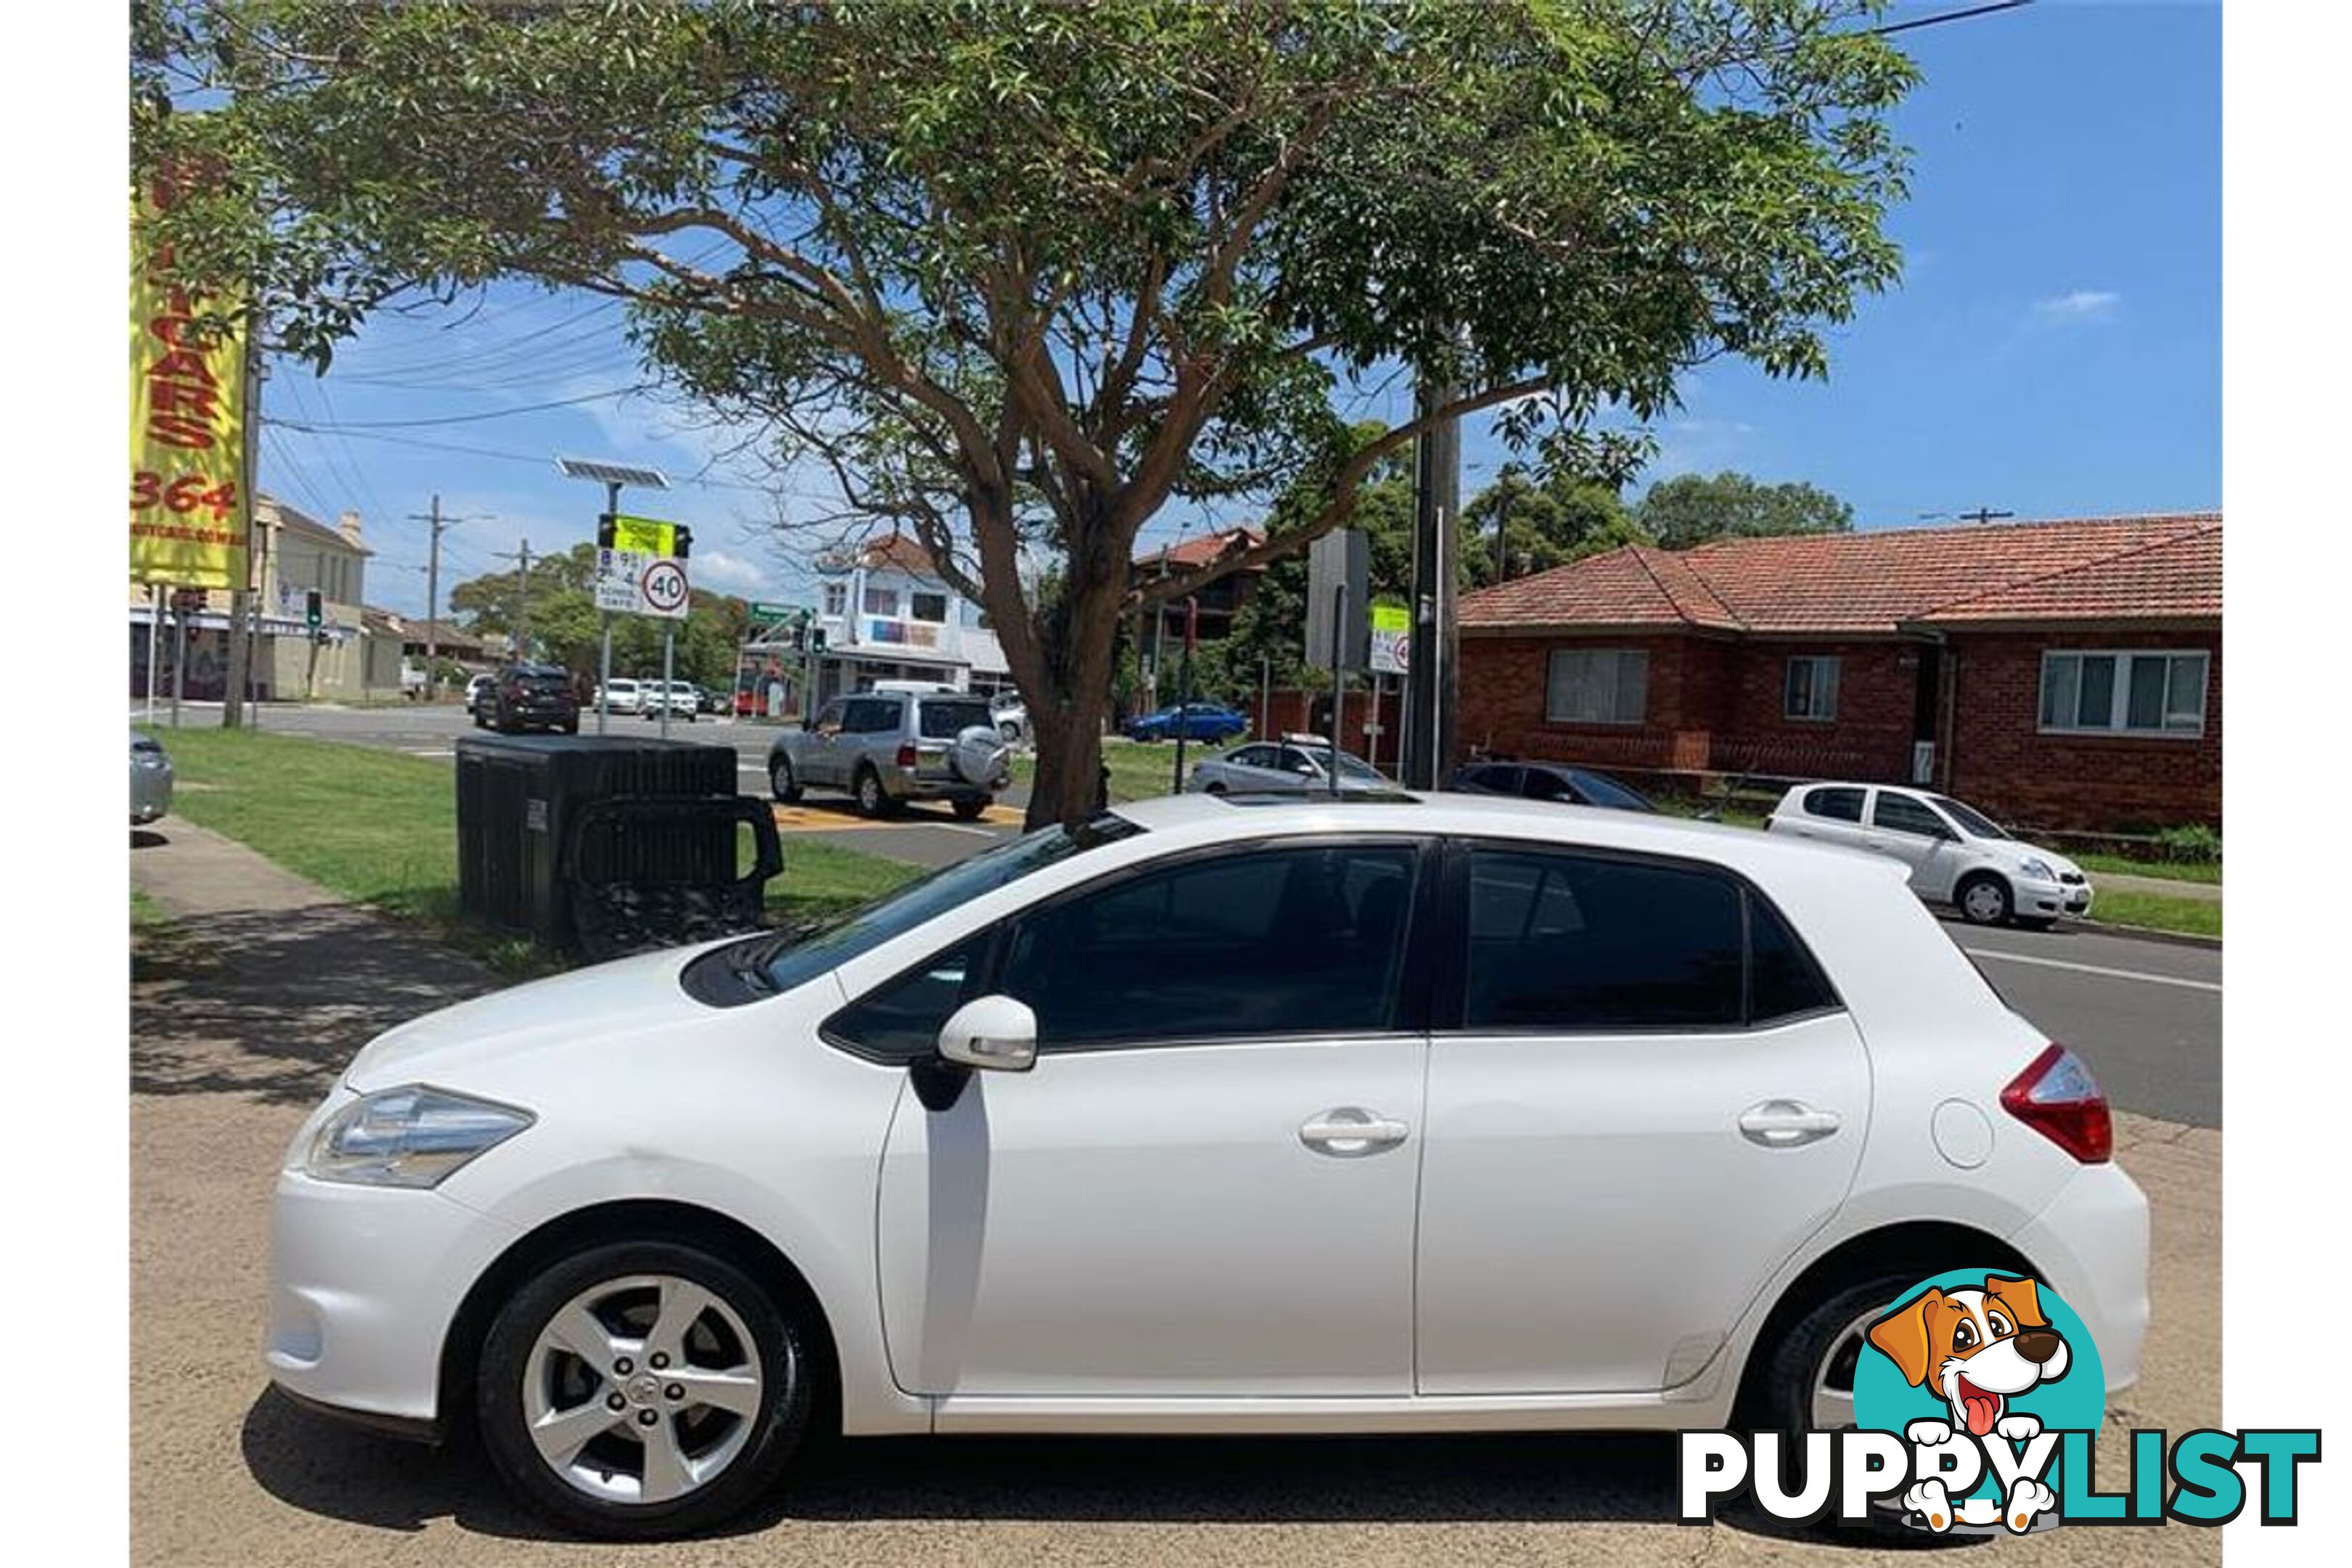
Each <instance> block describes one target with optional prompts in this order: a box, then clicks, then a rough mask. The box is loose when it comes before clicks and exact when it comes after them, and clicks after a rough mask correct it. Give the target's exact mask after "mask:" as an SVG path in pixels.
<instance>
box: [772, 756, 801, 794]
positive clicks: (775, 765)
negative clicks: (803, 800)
mask: <svg viewBox="0 0 2352 1568" xmlns="http://www.w3.org/2000/svg"><path fill="white" fill-rule="evenodd" d="M768 784H769V787H770V788H772V790H773V791H774V792H775V796H776V798H777V799H778V800H781V801H782V802H783V803H784V804H785V805H792V804H793V802H794V801H797V800H799V799H800V797H801V781H800V775H799V774H798V773H793V760H792V759H791V758H790V757H786V756H781V755H780V756H778V757H777V758H776V759H775V760H774V761H773V762H772V763H769V764H768Z"/></svg>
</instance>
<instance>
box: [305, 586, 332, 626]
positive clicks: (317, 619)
mask: <svg viewBox="0 0 2352 1568" xmlns="http://www.w3.org/2000/svg"><path fill="white" fill-rule="evenodd" d="M326 620H327V603H326V596H325V595H322V594H320V592H319V590H318V589H316V588H313V589H311V590H310V592H309V593H307V594H305V595H302V624H303V625H305V626H309V627H310V628H311V629H312V630H313V631H316V630H317V629H318V628H319V627H320V626H323V625H325V624H326Z"/></svg>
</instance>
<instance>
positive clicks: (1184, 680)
mask: <svg viewBox="0 0 2352 1568" xmlns="http://www.w3.org/2000/svg"><path fill="white" fill-rule="evenodd" d="M1200 633H1201V600H1200V596H1199V595H1195V594H1187V595H1184V667H1183V668H1182V670H1181V671H1180V672H1179V673H1178V675H1177V677H1176V782H1175V783H1173V784H1171V785H1169V787H1168V793H1169V794H1170V795H1182V794H1183V793H1184V737H1185V735H1186V734H1187V733H1188V732H1189V731H1191V730H1192V712H1191V709H1192V644H1193V642H1194V641H1195V640H1196V639H1197V638H1198V637H1200Z"/></svg>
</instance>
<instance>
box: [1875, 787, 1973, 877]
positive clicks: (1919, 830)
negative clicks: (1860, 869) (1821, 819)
mask: <svg viewBox="0 0 2352 1568" xmlns="http://www.w3.org/2000/svg"><path fill="white" fill-rule="evenodd" d="M1862 845H1863V847H1864V848H1865V849H1870V850H1874V851H1876V852H1877V853H1878V854H1881V855H1891V856H1893V857H1894V858H1896V859H1898V860H1900V861H1902V862H1903V863H1904V864H1905V865H1906V866H1908V867H1910V868H1911V890H1912V891H1913V892H1915V893H1917V894H1918V895H1919V896H1920V897H1921V898H1923V899H1944V898H1948V897H1950V896H1951V891H1952V881H1953V879H1954V878H1955V877H1956V876H1957V875H1958V863H1959V855H1958V836H1957V835H1956V834H1954V833H1953V831H1952V826H1951V824H1949V823H1948V822H1946V821H1945V820H1944V819H1943V817H1942V816H1939V815H1938V814H1937V811H1936V809H1935V807H1933V806H1931V805H1928V804H1927V802H1926V801H1924V800H1921V799H1920V798H1919V797H1918V796H1916V795H1906V793H1904V792H1903V791H1901V790H1899V789H1881V790H1874V791H1872V792H1871V801H1870V830H1869V831H1868V832H1866V833H1864V835H1863V837H1862Z"/></svg>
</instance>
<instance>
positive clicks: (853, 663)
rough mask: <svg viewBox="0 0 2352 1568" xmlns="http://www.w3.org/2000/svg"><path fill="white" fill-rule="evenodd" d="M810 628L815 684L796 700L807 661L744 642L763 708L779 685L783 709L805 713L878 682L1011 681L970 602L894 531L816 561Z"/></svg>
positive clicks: (769, 645) (988, 687) (786, 650)
mask: <svg viewBox="0 0 2352 1568" xmlns="http://www.w3.org/2000/svg"><path fill="white" fill-rule="evenodd" d="M817 564H818V571H819V576H818V579H817V594H818V603H817V605H815V606H814V607H815V609H816V611H817V620H816V623H815V624H816V625H817V626H821V627H823V628H824V644H825V646H824V655H823V656H822V658H817V659H815V660H814V665H815V671H814V673H815V678H816V682H817V689H816V693H815V696H814V700H811V701H810V702H808V703H806V704H805V705H803V704H802V703H800V702H799V701H798V700H796V699H797V697H798V692H797V688H798V687H799V685H800V683H801V681H802V679H803V678H804V677H803V667H804V666H805V665H806V664H808V663H809V662H811V661H809V660H807V659H804V658H803V657H801V656H800V655H797V654H795V653H794V651H793V648H792V647H790V645H788V644H778V643H775V642H765V643H753V644H751V646H750V647H748V648H746V650H745V651H746V653H748V654H749V655H751V658H752V659H753V661H754V668H755V669H756V670H757V672H758V675H757V680H758V686H759V689H761V706H762V707H765V708H771V709H772V708H773V705H774V702H775V700H776V699H777V697H778V695H779V694H777V693H775V692H774V691H772V688H774V687H777V686H782V688H783V689H784V692H783V694H782V706H783V708H784V709H786V710H790V709H795V708H797V709H798V710H800V711H803V712H807V711H812V710H814V707H815V705H816V704H817V703H819V702H824V701H827V700H831V699H832V698H835V697H838V696H840V695H841V694H842V693H844V692H847V691H867V690H871V689H873V687H874V685H875V683H876V682H877V681H882V680H935V681H938V682H940V684H942V685H947V686H952V687H955V688H956V689H959V690H971V691H986V692H994V691H997V690H999V689H1003V688H1005V687H1008V686H1010V685H1011V683H1012V682H1011V677H1010V672H1009V670H1008V668H1007V667H1006V665H1005V662H1004V650H1003V647H1000V646H999V645H998V643H997V640H996V634H995V633H994V632H993V631H992V630H990V629H989V626H988V616H987V615H986V614H985V613H984V612H983V611H982V609H981V607H980V606H979V605H975V604H973V603H972V602H971V600H969V599H966V598H964V597H963V596H962V595H960V594H958V593H956V591H955V590H954V589H952V588H950V587H949V586H948V584H947V583H946V581H945V580H944V579H942V578H941V577H940V574H939V571H938V569H937V568H936V567H935V566H933V565H932V563H931V558H930V555H929V552H926V551H925V550H924V549H923V547H922V546H921V545H920V544H919V543H917V542H915V541H914V540H912V539H909V538H908V537H907V536H905V535H904V534H897V533H894V534H888V535H886V536H884V537H883V538H880V539H874V540H868V541H867V542H865V543H864V544H861V545H858V546H856V547H855V548H853V549H851V550H849V551H847V552H844V553H842V554H840V555H837V556H832V557H828V558H826V559H824V560H821V561H819V562H818V563H817Z"/></svg>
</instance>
